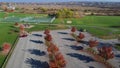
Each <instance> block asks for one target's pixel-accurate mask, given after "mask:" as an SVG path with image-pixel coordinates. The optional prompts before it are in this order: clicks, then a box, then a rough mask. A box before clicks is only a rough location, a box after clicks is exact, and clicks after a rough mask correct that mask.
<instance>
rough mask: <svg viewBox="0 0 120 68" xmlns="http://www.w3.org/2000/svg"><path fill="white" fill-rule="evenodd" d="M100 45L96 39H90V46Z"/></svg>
mask: <svg viewBox="0 0 120 68" xmlns="http://www.w3.org/2000/svg"><path fill="white" fill-rule="evenodd" d="M97 45H98V42H97V41H96V40H90V41H89V46H90V47H91V48H92V47H95V46H97Z"/></svg>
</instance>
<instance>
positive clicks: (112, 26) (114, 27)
mask: <svg viewBox="0 0 120 68" xmlns="http://www.w3.org/2000/svg"><path fill="white" fill-rule="evenodd" d="M110 27H112V28H120V26H118V25H117V26H110Z"/></svg>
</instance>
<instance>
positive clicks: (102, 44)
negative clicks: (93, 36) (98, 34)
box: [97, 42, 112, 48]
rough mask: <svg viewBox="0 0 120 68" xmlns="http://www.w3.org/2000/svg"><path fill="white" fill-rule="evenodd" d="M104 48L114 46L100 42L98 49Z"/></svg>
mask: <svg viewBox="0 0 120 68" xmlns="http://www.w3.org/2000/svg"><path fill="white" fill-rule="evenodd" d="M104 46H106V47H110V46H112V44H110V43H103V42H99V43H98V46H97V47H98V48H101V47H104Z"/></svg>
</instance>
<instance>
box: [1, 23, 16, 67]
mask: <svg viewBox="0 0 120 68" xmlns="http://www.w3.org/2000/svg"><path fill="white" fill-rule="evenodd" d="M12 25H13V24H9V23H0V47H2V44H3V43H5V42H7V43H10V44H11V45H12V44H13V43H14V41H15V39H16V38H17V33H16V32H14V31H15V30H16V28H14V27H12ZM5 56H6V55H2V54H0V66H1V64H2V62H3V61H4V59H5Z"/></svg>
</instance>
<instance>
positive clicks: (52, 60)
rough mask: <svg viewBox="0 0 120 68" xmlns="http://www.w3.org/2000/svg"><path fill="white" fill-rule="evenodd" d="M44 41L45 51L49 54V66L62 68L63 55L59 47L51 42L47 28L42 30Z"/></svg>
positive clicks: (64, 64) (63, 65) (64, 62)
mask: <svg viewBox="0 0 120 68" xmlns="http://www.w3.org/2000/svg"><path fill="white" fill-rule="evenodd" d="M44 34H45V35H46V36H45V38H44V39H45V41H46V45H47V47H48V48H47V51H48V54H49V66H50V68H62V67H65V66H66V61H65V59H64V57H63V55H62V54H61V53H60V51H59V48H58V47H57V45H55V44H54V43H53V42H52V36H51V35H50V31H49V30H48V29H47V30H45V31H44Z"/></svg>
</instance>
